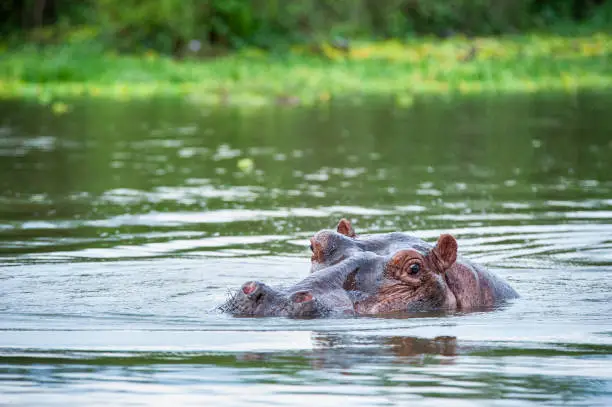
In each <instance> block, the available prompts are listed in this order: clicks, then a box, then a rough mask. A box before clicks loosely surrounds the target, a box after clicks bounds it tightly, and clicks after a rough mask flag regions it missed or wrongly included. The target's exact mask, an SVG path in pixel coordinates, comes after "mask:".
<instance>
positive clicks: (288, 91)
mask: <svg viewBox="0 0 612 407" xmlns="http://www.w3.org/2000/svg"><path fill="white" fill-rule="evenodd" d="M602 3H604V2H602V1H592V0H571V1H562V0H546V1H534V0H470V1H468V0H449V1H447V0H431V1H420V0H352V1H349V0H321V1H317V2H305V1H298V0H286V1H285V0H283V1H280V0H208V1H197V0H150V1H147V2H142V1H134V0H122V1H121V2H119V1H118V0H100V1H89V0H87V1H63V2H59V1H52V0H32V1H16V0H15V1H7V2H3V3H1V5H0V12H2V13H0V15H1V17H0V30H1V32H2V33H4V34H6V35H5V36H3V37H2V38H5V42H4V43H0V97H33V98H36V99H38V100H40V101H41V102H43V103H50V102H57V101H62V100H63V99H64V98H69V97H76V96H82V95H88V96H99V97H112V98H119V99H129V98H140V97H149V96H152V95H156V96H160V95H173V96H182V97H183V96H184V97H187V98H189V99H191V100H193V101H197V102H200V103H204V104H238V105H260V104H269V103H279V104H288V105H294V104H310V103H325V102H327V101H328V100H330V99H334V98H347V97H348V98H350V99H351V100H357V101H359V100H360V98H362V97H364V96H374V95H376V96H389V95H391V96H393V97H395V99H396V101H397V103H398V104H400V105H404V106H408V105H410V104H412V102H413V100H414V98H415V97H418V96H419V95H426V94H437V95H453V94H464V93H495V92H537V91H542V90H565V91H575V90H577V89H581V88H608V87H611V86H612V75H611V73H610V68H609V63H610V54H611V49H612V41H611V39H612V38H611V37H612V36H611V35H610V34H609V33H608V32H607V31H606V30H609V27H612V23H611V24H608V23H609V22H612V12H611V10H612V6H610V5H609V4H602ZM518 32H523V34H518ZM534 33H538V34H534ZM553 33H556V34H553ZM569 34H572V35H571V36H570V35H569ZM53 110H54V111H55V112H58V114H61V113H64V112H67V111H69V107H67V106H65V105H62V104H59V105H57V104H56V105H55V107H54V109H53Z"/></svg>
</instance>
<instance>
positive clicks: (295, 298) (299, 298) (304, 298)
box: [291, 291, 314, 304]
mask: <svg viewBox="0 0 612 407" xmlns="http://www.w3.org/2000/svg"><path fill="white" fill-rule="evenodd" d="M312 301H314V295H312V293H311V292H310V291H298V292H297V293H295V294H293V295H292V296H291V302H293V303H294V304H305V303H309V302H312Z"/></svg>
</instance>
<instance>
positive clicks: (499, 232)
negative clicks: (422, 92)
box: [0, 94, 612, 407]
mask: <svg viewBox="0 0 612 407" xmlns="http://www.w3.org/2000/svg"><path fill="white" fill-rule="evenodd" d="M611 103H612V97H611V96H610V95H598V94H579V95H571V96H563V97H561V96H538V97H530V98H524V97H518V96H517V97H504V98H502V97H498V98H493V99H489V100H477V99H473V100H464V101H457V102H443V101H435V100H432V101H417V103H416V104H415V106H414V107H412V108H411V109H400V108H395V107H393V106H392V105H388V104H386V103H384V102H380V103H374V102H372V103H370V104H368V105H352V106H351V105H340V104H332V105H331V106H327V107H318V108H270V109H267V108H266V109H259V110H249V109H246V110H240V109H234V110H232V109H229V108H225V109H206V108H202V107H197V106H193V105H189V104H181V103H178V102H176V101H163V100H158V101H151V102H139V103H128V102H126V103H108V102H93V101H90V102H78V103H73V104H71V108H72V110H71V112H70V113H68V114H66V115H61V116H55V115H53V114H52V113H51V112H50V109H49V108H48V107H44V106H38V105H35V104H28V103H25V102H6V101H5V102H1V104H0V112H2V115H1V116H0V157H1V158H0V186H1V192H0V405H6V404H8V405H11V406H13V405H17V406H26V405H27V406H34V405H36V406H51V405H53V406H63V405H87V406H97V405H105V406H106V405H128V404H129V405H167V404H168V403H175V405H244V404H245V403H249V404H255V405H266V406H268V405H292V406H309V407H312V406H313V405H315V406H317V407H322V406H337V405H339V404H342V405H367V406H373V405H385V406H386V405H407V404H415V405H425V406H429V405H432V406H433V405H435V406H441V405H443V406H463V405H466V406H467V405H470V406H471V405H474V403H479V404H481V405H493V404H494V405H503V406H506V405H508V406H515V405H516V406H525V405H535V404H538V405H540V404H546V405H584V406H597V405H602V406H603V405H610V404H611V403H612V357H611V353H612V352H611V351H612V318H611V317H610V314H611V313H612V295H611V294H610V293H612V222H611V220H612V178H611V177H610V173H611V172H612V160H611V159H610V157H612V137H611V136H610V134H612V121H610V120H609V117H608V116H609V109H608V106H610V104H611ZM245 159H247V160H245ZM241 160H242V161H241ZM249 160H251V161H249ZM251 163H252V164H253V165H252V166H251V165H250V164H251ZM342 216H345V217H348V218H350V219H351V220H353V222H354V224H355V227H356V229H357V231H358V233H365V232H371V233H375V232H385V231H395V230H401V231H407V232H410V233H414V234H416V235H418V236H419V237H422V238H424V239H427V240H431V241H434V240H435V239H436V238H437V236H438V235H439V234H440V233H441V232H450V233H452V234H454V235H455V236H456V237H457V238H458V241H459V246H460V252H461V253H462V254H463V255H464V256H466V257H468V258H471V259H473V260H474V261H478V262H481V263H483V264H485V265H486V266H487V267H489V268H490V269H491V270H493V271H494V272H496V273H498V274H499V275H501V276H503V277H504V278H506V279H507V280H508V281H509V282H510V283H511V285H512V286H513V287H514V288H515V289H516V290H517V291H518V292H519V293H520V294H521V298H520V299H518V300H515V301H513V302H511V303H509V304H507V305H505V306H504V307H502V308H500V309H498V310H496V311H493V312H477V313H470V314H464V313H455V314H451V315H446V316H440V315H424V316H422V317H420V318H350V319H328V320H288V319H282V318H263V319H249V318H232V317H229V316H227V315H224V314H220V313H218V312H216V310H215V307H216V306H217V305H219V304H220V303H222V302H223V301H224V300H225V298H226V296H227V293H228V290H232V289H236V288H237V287H239V286H240V284H242V283H243V282H244V281H247V280H250V279H259V280H262V281H266V282H269V283H271V284H288V283H290V282H294V281H296V280H299V279H301V278H302V277H304V276H305V275H306V274H307V272H308V263H309V258H308V256H309V251H308V245H307V239H308V237H309V236H310V235H311V234H313V233H314V232H315V231H317V230H319V229H322V228H331V227H333V226H334V225H335V223H336V222H337V221H338V219H339V218H340V217H342Z"/></svg>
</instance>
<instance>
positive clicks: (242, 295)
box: [220, 252, 378, 318]
mask: <svg viewBox="0 0 612 407" xmlns="http://www.w3.org/2000/svg"><path fill="white" fill-rule="evenodd" d="M377 258H378V256H376V255H375V254H373V253H369V252H363V253H356V254H355V255H354V256H351V257H349V258H347V259H345V260H343V261H341V262H339V263H338V264H336V265H333V266H331V267H328V268H327V269H324V270H320V271H319V272H318V273H316V274H310V275H309V276H308V277H306V278H305V279H304V280H302V281H300V282H298V283H296V284H294V285H293V286H291V287H289V288H287V289H275V288H272V287H269V286H267V285H266V284H264V283H261V282H258V281H249V282H247V283H245V284H243V286H242V287H241V288H240V289H238V290H237V291H236V292H235V293H234V294H233V295H232V296H231V297H230V298H229V299H228V300H227V301H226V303H225V304H223V305H222V306H221V307H220V309H221V310H222V311H224V312H227V313H230V314H232V315H234V316H243V317H268V316H282V317H290V318H316V317H333V316H347V315H354V314H355V310H354V306H353V299H354V298H355V297H356V296H358V294H356V293H354V292H350V291H347V290H345V289H344V285H345V282H346V281H347V279H348V278H349V276H350V275H355V274H356V271H357V270H359V269H360V268H361V267H362V266H366V267H372V265H373V264H374V263H375V262H376V260H377Z"/></svg>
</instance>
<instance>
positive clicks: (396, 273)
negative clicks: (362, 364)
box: [311, 219, 518, 314]
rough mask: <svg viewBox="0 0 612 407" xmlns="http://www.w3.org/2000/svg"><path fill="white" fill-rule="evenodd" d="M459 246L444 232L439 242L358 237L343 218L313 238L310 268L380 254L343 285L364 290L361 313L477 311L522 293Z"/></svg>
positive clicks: (357, 304) (392, 236)
mask: <svg viewBox="0 0 612 407" xmlns="http://www.w3.org/2000/svg"><path fill="white" fill-rule="evenodd" d="M457 249H458V245H457V241H456V240H455V238H454V237H453V236H451V235H449V234H443V235H441V236H440V238H439V239H438V241H437V243H436V245H435V246H433V245H431V244H429V243H426V242H425V241H423V240H421V239H418V238H416V237H413V236H410V235H406V234H404V233H386V234H378V235H371V236H368V237H365V238H359V237H357V236H356V234H355V232H354V229H353V227H352V225H351V224H350V222H348V221H347V220H345V219H342V220H341V221H340V222H339V224H338V227H337V231H329V230H325V231H321V232H319V233H317V234H315V236H314V237H313V238H312V239H311V250H312V251H313V255H312V262H311V264H312V265H311V271H312V272H313V274H315V275H316V274H317V273H318V272H319V271H318V270H325V269H328V268H329V267H330V266H333V265H334V264H336V263H337V262H339V261H340V262H341V261H343V259H346V258H350V257H352V256H355V255H357V254H358V253H362V252H364V251H368V252H372V253H374V254H376V256H375V257H370V258H368V261H367V262H366V263H365V264H364V265H363V266H362V267H361V268H360V269H359V270H358V271H357V272H356V273H353V274H350V275H349V276H348V279H347V282H346V283H345V286H344V288H345V289H346V290H349V291H356V292H359V293H361V295H362V297H361V299H359V300H356V301H355V311H356V312H357V313H358V314H385V313H394V312H406V311H423V310H434V309H446V310H474V309H478V308H483V307H491V306H494V305H497V304H499V303H501V302H503V301H506V300H508V299H513V298H517V297H518V293H517V292H516V291H515V290H514V289H513V288H512V287H510V285H508V283H507V282H505V281H504V280H503V279H501V278H500V277H498V276H496V275H495V274H493V273H491V272H489V271H488V270H486V269H485V268H484V267H482V266H480V265H478V264H474V263H472V262H470V261H469V260H466V259H463V258H460V257H459V258H458V255H457Z"/></svg>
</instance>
